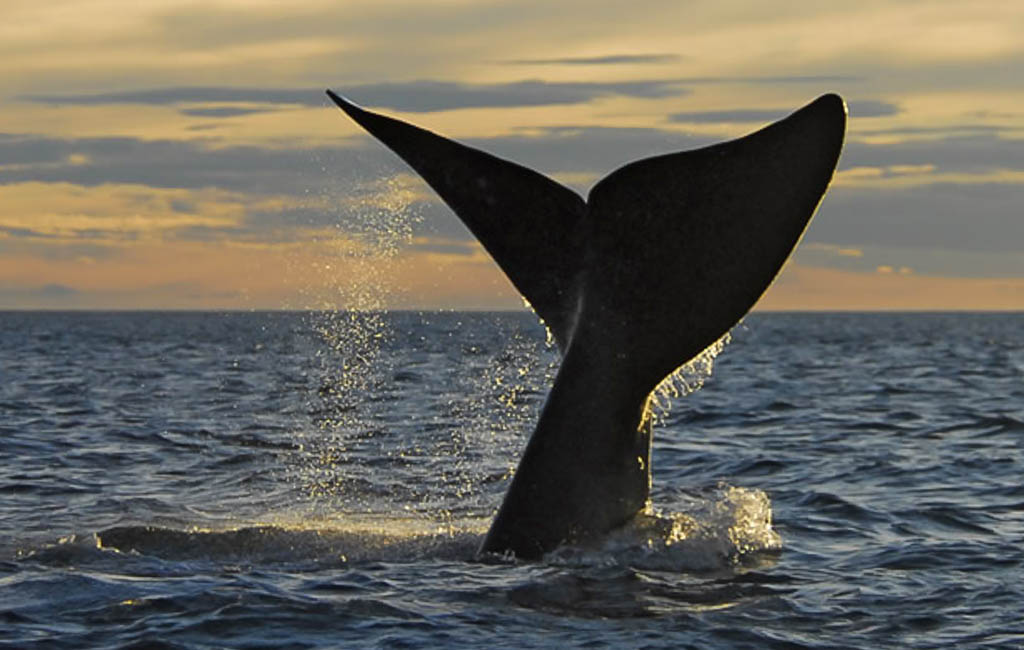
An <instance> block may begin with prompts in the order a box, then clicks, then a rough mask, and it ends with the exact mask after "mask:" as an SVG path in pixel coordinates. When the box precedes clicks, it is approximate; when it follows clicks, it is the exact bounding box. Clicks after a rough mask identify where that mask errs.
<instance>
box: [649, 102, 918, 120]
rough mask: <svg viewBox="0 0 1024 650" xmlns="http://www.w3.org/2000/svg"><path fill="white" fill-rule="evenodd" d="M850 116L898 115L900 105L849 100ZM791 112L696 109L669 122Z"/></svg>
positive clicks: (789, 110) (788, 110) (771, 117)
mask: <svg viewBox="0 0 1024 650" xmlns="http://www.w3.org/2000/svg"><path fill="white" fill-rule="evenodd" d="M848 106H849V109H850V117H852V118H868V117H884V116H889V115H898V114H899V113H900V107H899V106H898V105H896V104H891V103H888V102H883V101H878V100H864V101H851V102H849V104H848ZM792 112H793V109H792V108H777V109H733V110H727V111H696V112H682V113H673V114H672V115H669V117H668V119H669V121H670V122H684V123H691V124H707V123H723V122H725V123H728V122H759V123H760V122H774V121H775V120H779V119H782V118H783V117H785V116H787V115H789V114H790V113H792Z"/></svg>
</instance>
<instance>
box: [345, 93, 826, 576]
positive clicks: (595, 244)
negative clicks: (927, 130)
mask: <svg viewBox="0 0 1024 650" xmlns="http://www.w3.org/2000/svg"><path fill="white" fill-rule="evenodd" d="M327 94H328V95H329V96H330V97H331V99H332V100H334V102H335V103H336V104H337V105H338V106H339V107H340V108H341V109H342V110H343V111H344V112H345V113H347V114H348V115H349V116H350V117H351V118H352V119H353V120H355V121H356V122H357V123H358V124H360V125H361V126H362V127H363V128H364V129H366V130H367V131H368V132H369V133H370V134H372V135H373V136H375V137H376V138H377V139H379V140H380V141H381V142H383V143H384V144H385V145H386V146H388V147H389V148H390V149H391V150H392V151H394V152H395V153H397V154H398V155H399V156H400V157H401V158H402V159H403V160H405V161H406V162H407V163H408V164H409V165H410V166H411V167H412V168H413V169H415V170H416V171H417V172H418V173H419V174H420V175H421V176H422V177H423V178H424V180H425V181H426V182H427V183H428V184H429V185H430V186H431V187H432V188H433V189H434V190H435V191H436V192H437V193H438V195H440V197H441V198H442V199H443V200H444V202H445V203H447V204H448V206H449V207H451V209H452V210H453V211H454V212H455V214H456V215H458V217H459V218H460V219H461V220H462V221H463V223H465V224H466V226H467V227H468V228H469V229H470V231H471V232H472V233H473V234H474V235H475V236H476V237H477V238H478V239H479V241H480V243H481V244H482V245H483V246H484V248H485V249H486V250H487V251H488V252H489V253H490V254H491V256H492V257H493V258H494V260H495V261H496V262H497V264H498V266H499V267H501V269H502V270H503V271H504V272H505V274H506V275H507V276H508V278H509V279H510V280H511V282H512V283H513V284H514V285H515V286H516V288H517V289H518V290H519V291H520V292H521V293H522V294H523V296H524V297H525V298H526V299H527V300H528V301H529V302H530V304H531V305H532V306H533V308H534V309H535V310H536V312H537V314H538V315H539V316H540V318H542V319H543V320H544V321H545V323H546V324H547V325H548V327H549V328H550V330H551V332H552V335H553V336H554V338H555V341H556V342H557V344H558V346H559V349H560V350H561V352H562V355H563V360H562V365H561V367H560V369H559V373H558V376H557V378H556V380H555V384H554V386H553V388H552V390H551V393H550V395H549V396H548V400H547V402H546V403H545V406H544V408H543V410H542V412H541V417H540V420H539V421H538V424H537V428H536V430H535V432H534V434H533V436H532V437H531V439H530V442H529V443H528V445H527V448H526V451H525V452H524V455H523V458H522V460H521V461H520V464H519V467H518V469H517V471H516V474H515V476H514V478H513V481H512V485H511V486H510V488H509V491H508V494H507V495H506V497H505V501H504V503H503V504H502V507H501V509H500V510H499V512H498V515H497V517H496V518H495V521H494V523H493V524H492V526H491V530H490V532H489V533H488V535H487V537H486V538H485V540H484V544H483V547H482V551H485V552H497V553H503V552H506V551H512V552H514V553H515V554H516V556H518V557H521V558H536V557H539V556H540V555H542V554H543V553H545V552H547V551H549V550H551V549H553V548H555V547H556V546H558V545H559V544H560V543H563V542H573V541H577V540H581V539H584V538H585V537H586V536H588V535H592V534H598V533H602V532H605V531H607V530H609V529H611V528H613V527H615V526H618V525H621V524H622V523H625V522H626V521H627V520H628V519H629V518H630V517H632V516H633V515H635V514H636V512H638V511H639V510H640V509H642V508H643V507H644V505H645V503H646V501H647V497H648V494H649V490H650V421H649V418H648V416H647V414H646V402H647V398H648V395H649V394H650V392H651V391H652V390H653V389H654V388H655V387H656V386H657V385H658V383H659V382H661V381H662V379H664V378H665V377H666V376H667V375H668V374H670V373H671V372H673V371H674V370H675V369H676V368H678V367H679V366H681V365H683V364H684V363H686V362H687V361H689V360H690V359H692V358H693V357H695V356H697V355H698V354H700V353H701V352H702V351H703V350H704V349H706V348H707V347H708V346H709V345H711V344H712V343H714V342H715V341H717V340H718V339H719V338H721V337H722V335H724V334H725V333H726V332H728V331H729V329H730V328H732V327H733V326H734V325H735V324H736V323H737V322H739V320H740V319H741V318H742V317H743V316H744V315H745V314H746V313H747V312H748V311H749V310H750V309H751V307H753V305H754V303H755V302H757V300H758V298H760V296H761V295H762V294H763V293H764V291H765V290H766V289H767V288H768V287H769V285H770V284H771V283H772V281H773V280H774V278H775V276H776V275H777V274H778V272H779V271H780V270H781V268H782V266H783V265H784V264H785V262H786V260H787V259H788V257H789V255H790V253H791V252H792V250H793V249H794V248H795V247H796V245H797V243H798V242H799V240H800V237H801V236H802V234H803V232H804V230H805V229H806V228H807V225H808V224H809V223H810V220H811V217H812V216H813V214H814V211H815V210H816V208H817V206H818V204H819V202H820V201H821V198H822V197H823V196H824V193H825V191H826V189H827V188H828V184H829V182H830V181H831V178H832V175H833V172H834V170H835V167H836V163H837V161H838V158H839V152H840V150H841V148H842V142H843V136H844V133H845V127H846V107H845V104H844V102H843V100H842V99H841V98H839V97H838V96H837V95H831V94H830V95H824V96H822V97H820V98H818V99H817V100H815V101H814V102H811V103H810V104H808V105H807V106H805V107H803V108H801V109H800V110H798V111H796V112H795V113H793V114H792V115H790V116H789V117H787V118H785V119H782V120H780V121H778V122H775V123H773V124H771V125H769V126H767V127H765V128H763V129H761V130H760V131H757V132H755V133H752V134H750V135H747V136H745V137H742V138H739V139H737V140H731V141H728V142H723V143H720V144H715V145H712V146H709V147H705V148H702V149H697V150H693V151H685V152H680V153H672V154H666V155H661V156H655V157H652V158H646V159H643V160H638V161H635V162H632V163H629V164H627V165H625V166H624V167H621V168H619V169H618V170H616V171H614V172H612V173H611V174H609V175H608V176H606V177H605V178H604V179H602V180H601V181H600V182H598V183H597V184H596V185H595V186H594V187H593V188H592V189H591V191H590V193H589V196H588V198H587V200H586V201H584V200H583V199H582V198H581V197H580V196H579V195H577V194H576V193H575V192H573V191H572V190H570V189H568V188H566V187H564V186H562V185H560V184H558V183H556V182H555V181H553V180H551V179H550V178H547V177H546V176H543V175H541V174H539V173H537V172H535V171H533V170H530V169H528V168H526V167H523V166H521V165H518V164H516V163H512V162H509V161H506V160H503V159H501V158H498V157H496V156H493V155H491V154H488V153H485V152H483V151H479V150H477V149H473V148H471V147H468V146H465V145H462V144H460V143H457V142H454V141H452V140H449V139H447V138H444V137H442V136H439V135H437V134H434V133H431V132H429V131H426V130H424V129H421V128H419V127H416V126H413V125H411V124H408V123H406V122H402V121H400V120H396V119H393V118H389V117H386V116H383V115H379V114H376V113H373V112H371V111H367V110H365V109H362V108H360V107H358V106H356V105H355V104H353V103H351V102H349V101H347V100H345V99H343V98H341V97H339V96H338V95H336V94H335V93H333V92H331V91H327Z"/></svg>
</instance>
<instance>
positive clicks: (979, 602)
mask: <svg viewBox="0 0 1024 650" xmlns="http://www.w3.org/2000/svg"><path fill="white" fill-rule="evenodd" d="M360 318H379V319H381V320H380V321H379V322H380V323H381V327H382V329H381V330H380V331H384V332H386V333H387V334H386V335H385V336H383V337H381V338H379V339H376V341H377V342H376V343H375V345H376V348H375V350H376V351H375V352H374V354H375V355H376V356H375V357H374V358H373V359H372V360H368V361H369V362H368V363H365V364H364V365H363V366H358V367H365V368H366V369H367V370H365V371H364V372H363V375H362V376H361V378H360V379H359V381H358V382H355V383H352V384H346V383H345V377H344V373H342V372H340V371H339V369H341V368H345V367H347V366H345V363H346V361H348V362H353V361H352V355H353V352H352V348H349V347H345V346H344V345H342V346H336V345H333V344H331V343H330V341H329V340H327V339H325V336H324V332H323V331H322V324H323V323H331V322H333V323H334V325H332V327H334V328H335V329H333V330H332V331H335V332H336V331H339V328H340V329H344V327H347V325H338V323H349V322H352V323H356V326H357V327H361V326H362V325H359V324H358V322H357V321H358V319H360ZM353 319H354V320H353ZM375 327H376V326H375ZM370 329H372V328H370ZM544 338H545V335H544V330H543V328H542V327H541V326H539V325H538V324H537V323H536V320H535V319H534V318H533V317H532V316H531V315H529V314H459V313H448V314H433V313H431V314H412V313H399V314H386V313H369V314H355V315H353V314H348V313H345V312H339V313H334V312H331V313H323V314H309V313H296V314H288V313H255V314H239V313H235V314H214V313H207V314H180V313H179V314H148V313H138V314H108V313H86V314H77V313H76V314H62V313H10V312H8V313H2V314H0V380H2V381H0V461H2V463H0V496H2V498H0V524H2V527H0V644H7V645H9V646H11V647H68V648H78V647H126V646H129V647H130V646H132V644H137V645H138V646H140V647H295V648H302V647H344V646H349V645H360V646H379V647H437V646H440V645H446V646H462V647H480V646H506V647H549V646H551V645H565V646H572V647H580V646H597V647H601V646H624V647H643V646H647V647H685V646H688V645H689V646H692V647H702V648H708V647H855V648H856V647H862V648H869V647H870V648H879V647H921V648H930V647H936V646H950V647H952V646H955V647H1006V648H1013V647H1020V645H1021V642H1022V638H1024V637H1022V635H1024V623H1022V620H1024V619H1022V616H1021V611H1022V610H1021V603H1022V602H1024V588H1022V585H1024V569H1022V561H1024V553H1022V548H1024V489H1022V487H1021V486H1022V482H1021V478H1020V477H1021V476H1022V475H1024V471H1022V470H1024V467H1022V460H1024V411H1022V404H1024V316H1021V315H1014V314H1008V315H998V314H973V315H949V314H917V315H900V314H893V315H870V314H846V315H837V314H831V315H829V314H824V315H814V314H808V315H753V316H750V317H749V318H748V319H747V320H746V321H745V323H744V324H743V325H742V326H741V327H739V328H737V329H736V330H735V331H734V332H733V333H732V342H731V343H730V344H729V345H728V346H727V348H726V349H725V350H724V352H722V354H721V355H720V356H719V357H718V358H717V360H716V368H715V373H714V375H712V376H711V377H710V378H707V379H706V381H705V385H704V387H703V388H702V389H701V390H699V391H696V392H694V393H692V394H689V395H686V396H685V397H682V398H681V399H679V400H678V401H676V403H675V404H674V407H673V409H672V410H671V412H669V413H668V414H667V415H666V416H665V417H664V418H663V421H662V422H661V423H660V424H659V426H658V427H657V428H656V429H655V449H654V454H653V463H654V474H655V477H654V494H653V506H654V510H653V511H652V512H651V513H650V514H649V515H648V516H645V517H642V518H640V519H638V520H637V521H636V522H634V523H633V524H632V525H631V526H630V527H627V528H626V529H624V530H622V531H618V532H616V533H615V534H613V535H611V536H609V537H608V538H607V539H604V540H599V541H596V542H595V543H594V544H592V545H590V546H588V547H581V548H563V549H559V550H558V551H556V552H554V553H552V554H551V555H549V556H548V557H547V558H545V561H543V562H540V563H533V564H519V563H514V562H511V561H508V560H502V559H500V558H485V559H483V560H481V559H478V558H476V557H475V551H476V548H477V546H478V544H479V542H480V539H481V537H482V535H483V533H484V531H485V530H486V527H487V525H488V523H489V519H490V517H491V515H492V513H493V511H494V509H495V508H496V507H497V505H498V503H500V500H501V497H502V495H503V493H504V490H505V489H506V487H507V485H508V477H509V474H510V471H511V469H512V468H514V464H515V461H516V458H517V455H518V453H519V450H521V448H522V445H523V444H524V443H525V439H526V436H527V435H528V434H529V432H530V428H531V426H532V424H533V422H534V421H535V418H536V413H537V409H539V407H540V404H541V403H542V401H543V398H544V395H545V392H546V390H547V389H548V387H549V386H550V382H551V378H552V375H553V373H554V371H555V369H556V368H555V364H556V361H557V360H556V353H555V351H554V350H553V349H551V348H550V347H549V346H547V345H545V342H544ZM161 644H163V645H161Z"/></svg>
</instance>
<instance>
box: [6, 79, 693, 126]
mask: <svg viewBox="0 0 1024 650" xmlns="http://www.w3.org/2000/svg"><path fill="white" fill-rule="evenodd" d="M340 90H341V92H342V94H344V95H346V96H347V97H351V98H352V99H353V101H356V102H357V103H359V104H363V105H366V106H375V107H380V108H390V109H393V110H398V111H406V112H411V113H429V112H433V111H445V110H453V109H459V108H485V107H486V108H496V107H501V108H509V107H516V106H552V105H558V104H584V103H587V102H589V101H592V100H594V99H597V98H599V97H607V96H611V95H621V96H626V97H639V98H658V97H672V96H679V95H684V94H686V93H687V90H686V89H685V88H683V87H681V86H680V85H679V84H678V82H675V81H672V80H648V81H644V80H641V81H621V82H549V81H539V80H526V81H514V82H508V83H500V84H470V83H457V82H452V81H431V80H423V81H407V82H395V83H371V84H353V85H346V86H344V87H342V88H340ZM21 99H22V100H25V101H30V102H36V103H42V104H52V105H61V106H64V105H82V104H84V105H103V104H150V105H178V104H186V103H189V104H191V103H218V104H224V103H240V102H244V103H257V104H272V105H279V104H285V105H298V106H322V105H325V104H326V99H325V97H324V89H322V88H298V89H296V88H213V87H175V88H157V89H152V90H139V91H127V92H115V93H93V94H77V95H75V94H68V95H26V96H22V97H21ZM189 110H196V109H189ZM201 110H207V111H209V110H214V109H201ZM217 110H223V109H217ZM247 110H255V109H247ZM192 114H196V113H192ZM203 114H205V115H211V114H210V113H199V115H203ZM212 116H218V117H219V115H212Z"/></svg>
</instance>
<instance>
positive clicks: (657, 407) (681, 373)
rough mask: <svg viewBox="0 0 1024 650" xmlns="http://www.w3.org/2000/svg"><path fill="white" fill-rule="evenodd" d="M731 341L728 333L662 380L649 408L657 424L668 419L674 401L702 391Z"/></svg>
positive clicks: (653, 394) (654, 392) (654, 391)
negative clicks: (719, 356)
mask: <svg viewBox="0 0 1024 650" xmlns="http://www.w3.org/2000/svg"><path fill="white" fill-rule="evenodd" d="M731 340H732V336H731V335H730V334H729V332H726V333H725V334H724V335H723V336H722V338H720V339H718V340H717V341H715V342H714V343H712V344H711V345H709V346H708V347H706V348H704V351H703V352H701V353H700V354H698V355H697V356H695V357H694V358H692V359H690V360H689V361H687V362H686V363H684V364H683V365H681V366H679V367H678V368H676V369H675V370H674V371H673V372H672V373H671V374H670V375H669V376H668V377H665V378H664V379H662V380H661V383H660V384H658V385H657V386H656V387H655V388H654V390H653V391H651V397H650V403H649V408H650V409H651V416H652V418H653V420H654V422H655V423H656V424H657V423H660V422H664V421H665V420H666V419H668V416H669V413H670V412H671V410H672V400H674V399H678V398H680V397H685V396H686V395H689V394H690V393H693V392H695V391H698V390H700V388H701V387H702V386H703V385H704V382H705V381H707V379H708V377H710V376H711V373H712V371H713V370H714V367H715V358H716V357H718V355H719V354H721V353H722V350H724V349H725V346H726V345H727V344H728V343H729V341H731Z"/></svg>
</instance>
